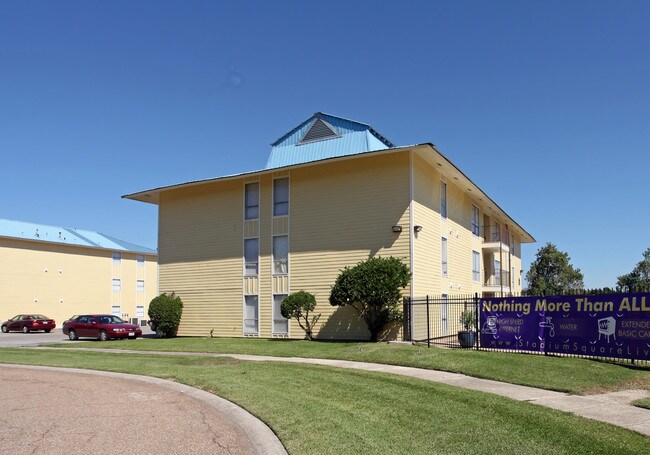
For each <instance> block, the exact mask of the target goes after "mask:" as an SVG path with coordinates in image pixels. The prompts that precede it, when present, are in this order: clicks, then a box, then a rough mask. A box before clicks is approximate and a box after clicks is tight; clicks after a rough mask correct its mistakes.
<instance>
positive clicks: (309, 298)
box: [280, 291, 320, 340]
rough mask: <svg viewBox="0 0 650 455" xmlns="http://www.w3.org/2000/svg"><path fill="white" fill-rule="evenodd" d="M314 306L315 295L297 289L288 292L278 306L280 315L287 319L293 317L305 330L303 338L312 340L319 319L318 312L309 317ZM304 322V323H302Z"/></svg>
mask: <svg viewBox="0 0 650 455" xmlns="http://www.w3.org/2000/svg"><path fill="white" fill-rule="evenodd" d="M314 308H316V297H314V294H311V293H309V292H306V291H298V292H294V293H293V294H289V295H288V296H287V297H286V298H285V299H284V300H283V301H282V305H281V307H280V311H281V312H282V317H284V318H287V319H292V318H293V319H295V320H296V321H298V325H299V326H300V328H301V329H303V330H304V331H305V338H306V339H308V340H313V339H314V336H313V330H314V326H315V325H316V323H317V322H318V320H319V319H320V313H319V314H318V315H316V316H312V317H311V318H310V317H309V312H310V311H314ZM303 323H304V325H303Z"/></svg>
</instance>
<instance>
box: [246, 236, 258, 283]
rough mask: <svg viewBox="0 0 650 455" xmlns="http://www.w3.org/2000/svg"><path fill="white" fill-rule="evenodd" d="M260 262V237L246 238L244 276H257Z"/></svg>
mask: <svg viewBox="0 0 650 455" xmlns="http://www.w3.org/2000/svg"><path fill="white" fill-rule="evenodd" d="M258 264H259V239H245V240H244V276H257V274H258Z"/></svg>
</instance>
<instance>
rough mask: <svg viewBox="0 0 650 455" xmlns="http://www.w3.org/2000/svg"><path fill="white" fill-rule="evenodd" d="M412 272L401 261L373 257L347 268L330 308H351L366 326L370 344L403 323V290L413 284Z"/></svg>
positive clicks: (341, 277) (333, 295)
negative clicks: (383, 333) (398, 323)
mask: <svg viewBox="0 0 650 455" xmlns="http://www.w3.org/2000/svg"><path fill="white" fill-rule="evenodd" d="M410 279H411V272H410V271H409V269H408V267H407V266H406V265H404V263H402V261H400V260H399V259H397V258H394V257H392V256H391V257H388V258H381V257H376V258H370V259H368V260H367V261H363V262H359V263H358V264H357V265H356V266H354V267H352V268H349V267H346V268H345V269H343V270H342V271H341V274H340V275H339V276H338V278H337V279H336V282H335V283H334V286H333V287H332V292H331V294H330V305H333V306H348V305H349V306H351V307H352V308H353V309H354V310H355V311H356V312H357V314H358V315H359V317H360V318H361V319H362V320H363V321H364V322H365V323H366V325H367V326H368V330H369V331H370V341H377V340H378V339H379V335H380V334H381V333H382V332H383V331H384V330H385V329H387V328H390V327H392V326H394V324H396V323H397V322H400V321H402V320H403V315H402V311H401V309H400V306H399V303H400V298H401V293H400V289H401V288H403V287H405V286H406V285H407V284H409V280H410Z"/></svg>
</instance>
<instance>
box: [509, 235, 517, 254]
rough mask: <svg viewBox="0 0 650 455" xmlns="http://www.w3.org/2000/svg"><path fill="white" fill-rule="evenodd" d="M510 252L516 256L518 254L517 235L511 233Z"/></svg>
mask: <svg viewBox="0 0 650 455" xmlns="http://www.w3.org/2000/svg"><path fill="white" fill-rule="evenodd" d="M510 253H512V254H514V255H515V256H516V255H517V254H516V253H515V236H514V235H511V237H510Z"/></svg>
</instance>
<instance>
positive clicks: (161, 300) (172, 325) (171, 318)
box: [148, 292, 183, 338]
mask: <svg viewBox="0 0 650 455" xmlns="http://www.w3.org/2000/svg"><path fill="white" fill-rule="evenodd" d="M148 313H149V319H151V321H152V324H151V327H152V328H153V327H155V330H156V333H157V334H158V336H160V337H166V338H171V337H175V336H176V332H177V331H178V326H179V325H180V323H181V316H182V314H183V302H182V301H181V298H180V297H178V296H177V295H175V294H174V293H173V292H172V293H171V295H167V294H165V293H163V294H160V295H159V296H158V297H154V298H153V299H152V300H151V303H149V312H148Z"/></svg>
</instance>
